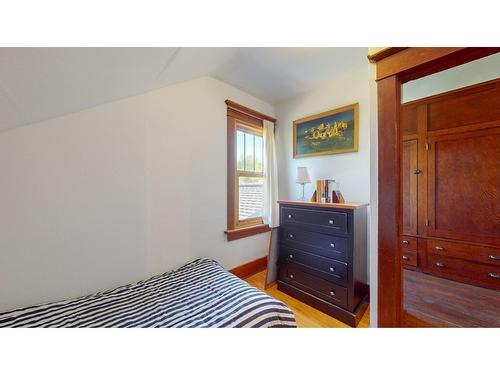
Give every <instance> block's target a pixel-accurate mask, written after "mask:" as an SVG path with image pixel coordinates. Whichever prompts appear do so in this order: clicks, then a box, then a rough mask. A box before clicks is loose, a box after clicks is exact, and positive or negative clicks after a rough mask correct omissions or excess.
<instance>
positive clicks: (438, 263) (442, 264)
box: [436, 262, 446, 268]
mask: <svg viewBox="0 0 500 375" xmlns="http://www.w3.org/2000/svg"><path fill="white" fill-rule="evenodd" d="M436 267H441V268H443V267H446V265H445V264H444V263H443V262H436Z"/></svg>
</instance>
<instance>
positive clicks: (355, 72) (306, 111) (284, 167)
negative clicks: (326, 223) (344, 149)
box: [276, 56, 370, 202]
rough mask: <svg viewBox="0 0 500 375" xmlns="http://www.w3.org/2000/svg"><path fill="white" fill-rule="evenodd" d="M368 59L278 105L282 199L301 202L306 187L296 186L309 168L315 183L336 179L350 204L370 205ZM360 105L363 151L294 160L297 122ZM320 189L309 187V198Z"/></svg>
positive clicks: (360, 138)
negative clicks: (299, 174)
mask: <svg viewBox="0 0 500 375" xmlns="http://www.w3.org/2000/svg"><path fill="white" fill-rule="evenodd" d="M367 64H368V62H367V59H366V56H364V59H363V60H360V61H359V63H358V64H356V65H352V66H351V69H350V70H349V71H345V72H344V73H343V74H342V75H341V76H339V77H337V78H336V79H334V80H332V81H329V82H325V84H324V85H323V86H322V87H320V88H319V89H316V90H314V91H311V92H309V93H306V94H304V95H301V96H299V97H296V98H293V99H290V100H287V101H285V102H282V103H278V104H277V105H276V115H277V120H278V125H277V130H276V147H277V155H278V174H279V182H280V185H279V190H280V194H279V196H280V198H281V199H297V198H298V197H299V196H301V195H302V188H301V186H300V185H298V184H296V183H295V178H296V170H297V167H298V166H305V167H307V168H308V171H309V174H310V176H311V180H313V181H315V180H317V179H324V178H332V179H335V180H336V181H337V182H339V184H340V190H341V192H342V194H343V195H344V197H345V199H346V200H347V201H351V202H369V200H370V95H369V85H368V83H369V75H368V69H367ZM353 103H359V151H358V152H352V153H346V154H337V155H327V156H316V157H307V158H299V159H294V158H293V137H292V136H293V128H292V123H293V121H294V120H297V119H300V118H303V117H307V116H310V115H314V114H317V113H320V112H324V111H328V110H330V109H334V108H338V107H342V106H345V105H349V104H353ZM315 188H316V186H315V184H314V183H312V184H308V185H306V189H305V190H306V197H310V196H311V195H312V194H313V192H314V190H315Z"/></svg>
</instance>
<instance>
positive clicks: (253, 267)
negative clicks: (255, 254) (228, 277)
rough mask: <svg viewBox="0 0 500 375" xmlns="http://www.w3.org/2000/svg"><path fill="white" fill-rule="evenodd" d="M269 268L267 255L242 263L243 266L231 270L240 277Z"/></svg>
mask: <svg viewBox="0 0 500 375" xmlns="http://www.w3.org/2000/svg"><path fill="white" fill-rule="evenodd" d="M266 268H267V257H262V258H259V259H255V260H252V261H251V262H248V263H245V264H242V265H241V266H238V267H235V268H232V269H230V270H229V272H231V273H232V274H233V275H235V276H238V277H239V278H240V279H244V278H246V277H249V276H252V275H255V274H256V273H258V272H260V271H263V270H265V269H266Z"/></svg>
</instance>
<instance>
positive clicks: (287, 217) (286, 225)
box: [278, 201, 369, 327]
mask: <svg viewBox="0 0 500 375" xmlns="http://www.w3.org/2000/svg"><path fill="white" fill-rule="evenodd" d="M278 203H279V204H280V228H279V276H278V289H279V290H281V291H283V292H285V293H287V294H289V295H291V296H293V297H295V298H297V299H299V300H301V301H303V302H305V303H307V304H308V305H310V306H313V307H315V308H317V309H318V310H321V311H323V312H325V313H326V314H329V315H331V316H333V317H335V318H336V319H338V320H340V321H342V322H344V323H346V324H348V325H350V326H353V327H355V326H357V324H358V322H359V320H360V319H361V317H362V316H363V314H364V312H365V310H366V308H367V306H368V303H367V299H368V289H369V288H368V282H367V277H368V276H367V274H368V272H367V269H368V265H367V239H366V226H367V221H366V220H367V219H366V207H367V204H328V203H310V202H300V201H299V202H297V201H279V202H278Z"/></svg>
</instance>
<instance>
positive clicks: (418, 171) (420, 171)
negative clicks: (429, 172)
mask: <svg viewBox="0 0 500 375" xmlns="http://www.w3.org/2000/svg"><path fill="white" fill-rule="evenodd" d="M420 173H422V170H420V169H418V168H416V169H415V170H414V171H413V174H420Z"/></svg>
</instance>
